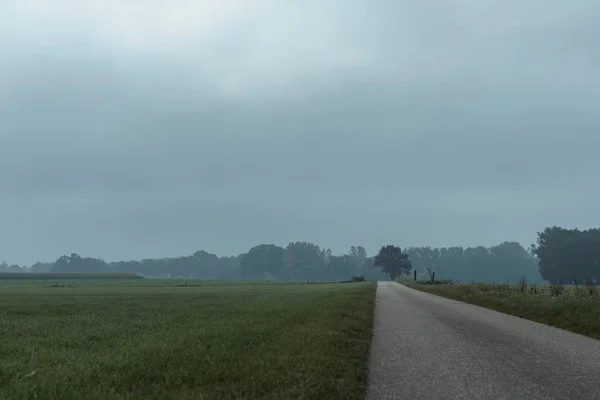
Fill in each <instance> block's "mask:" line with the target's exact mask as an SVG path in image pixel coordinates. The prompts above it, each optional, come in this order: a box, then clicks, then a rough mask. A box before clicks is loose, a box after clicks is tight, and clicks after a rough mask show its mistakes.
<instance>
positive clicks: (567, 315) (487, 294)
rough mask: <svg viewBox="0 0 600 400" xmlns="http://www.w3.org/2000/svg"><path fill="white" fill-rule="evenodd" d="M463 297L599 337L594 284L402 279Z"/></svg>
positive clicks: (599, 297)
mask: <svg viewBox="0 0 600 400" xmlns="http://www.w3.org/2000/svg"><path fill="white" fill-rule="evenodd" d="M402 284H404V285H406V286H408V287H411V288H413V289H418V290H421V291H423V292H428V293H432V294H436V295H439V296H443V297H447V298H451V299H454V300H460V301H464V302H467V303H471V304H476V305H478V306H482V307H486V308H490V309H493V310H496V311H500V312H503V313H506V314H511V315H515V316H518V317H521V318H526V319H530V320H532V321H537V322H541V323H543V324H547V325H552V326H555V327H558V328H562V329H566V330H569V331H571V332H575V333H579V334H582V335H586V336H589V337H592V338H595V339H600V295H599V294H598V288H597V287H594V286H578V287H577V286H562V285H532V284H526V283H525V282H523V283H521V284H514V285H510V284H485V283H440V284H437V283H436V284H435V285H431V284H424V283H418V282H417V283H415V282H402Z"/></svg>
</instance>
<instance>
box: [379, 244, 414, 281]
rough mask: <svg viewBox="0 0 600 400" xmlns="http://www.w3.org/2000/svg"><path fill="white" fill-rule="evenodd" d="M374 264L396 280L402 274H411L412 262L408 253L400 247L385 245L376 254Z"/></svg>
mask: <svg viewBox="0 0 600 400" xmlns="http://www.w3.org/2000/svg"><path fill="white" fill-rule="evenodd" d="M374 266H375V267H379V268H381V270H382V271H383V272H385V273H386V274H388V275H389V277H390V279H391V280H395V279H396V278H397V277H399V276H400V275H402V274H406V275H408V274H410V270H411V268H412V263H411V261H410V259H409V258H408V254H407V253H404V252H403V251H402V249H400V247H396V246H393V245H387V246H383V247H382V248H381V250H379V253H378V254H377V255H376V256H375V263H374Z"/></svg>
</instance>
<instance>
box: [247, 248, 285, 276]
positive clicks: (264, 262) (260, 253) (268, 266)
mask: <svg viewBox="0 0 600 400" xmlns="http://www.w3.org/2000/svg"><path fill="white" fill-rule="evenodd" d="M240 270H241V272H242V276H243V277H244V278H266V277H268V276H272V277H275V278H279V277H280V276H281V273H282V272H283V248H281V247H279V246H276V245H274V244H261V245H258V246H254V247H253V248H251V249H250V250H249V251H248V253H246V254H244V255H243V256H242V258H241V260H240Z"/></svg>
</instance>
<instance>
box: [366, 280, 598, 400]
mask: <svg viewBox="0 0 600 400" xmlns="http://www.w3.org/2000/svg"><path fill="white" fill-rule="evenodd" d="M373 333H374V336H373V343H372V346H371V354H370V360H369V369H370V371H369V373H370V375H369V389H368V393H367V400H379V399H407V400H409V399H412V400H416V399H433V400H443V399H452V400H458V399H473V400H486V399H493V400H501V399H510V400H516V399H527V400H531V399H571V400H573V399H600V341H598V340H594V339H590V338H587V337H584V336H581V335H577V334H574V333H569V332H566V331H563V330H560V329H556V328H553V327H550V326H547V325H542V324H538V323H535V322H531V321H528V320H525V319H521V318H517V317H512V316H509V315H506V314H502V313H499V312H496V311H492V310H488V309H485V308H482V307H478V306H474V305H470V304H466V303H462V302H459V301H455V300H449V299H445V298H442V297H439V296H434V295H431V294H427V293H423V292H419V291H417V290H413V289H409V288H407V287H405V286H403V285H400V284H398V283H395V282H379V283H378V286H377V300H376V306H375V326H374V332H373Z"/></svg>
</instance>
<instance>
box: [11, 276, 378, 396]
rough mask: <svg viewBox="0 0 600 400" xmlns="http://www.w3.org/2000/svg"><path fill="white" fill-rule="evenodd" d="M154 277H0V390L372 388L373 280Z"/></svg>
mask: <svg viewBox="0 0 600 400" xmlns="http://www.w3.org/2000/svg"><path fill="white" fill-rule="evenodd" d="M149 281H150V280H144V281H138V282H137V283H140V285H137V286H134V285H132V284H128V285H125V284H116V285H109V284H108V283H106V282H105V283H104V285H101V284H99V283H98V282H94V284H89V285H86V284H85V283H86V282H84V281H79V282H77V285H76V286H66V287H52V286H47V284H48V282H37V283H32V282H27V284H23V283H22V284H21V285H20V286H19V285H17V284H16V283H17V282H13V285H9V284H4V285H2V286H0V289H1V290H0V338H1V340H0V398H2V399H34V398H37V399H142V398H143V399H362V398H363V397H364V392H365V388H366V384H367V370H366V368H367V357H368V351H369V345H370V339H371V329H372V319H373V306H374V294H375V287H376V286H375V283H374V282H365V283H347V284H341V283H340V284H321V285H310V284H288V285H278V284H270V283H269V284H264V283H263V284H258V283H256V282H246V283H245V284H240V283H238V284H236V285H234V284H226V285H225V284H218V283H215V282H209V283H206V282H204V283H206V284H205V285H202V284H201V282H199V281H195V283H196V284H197V285H196V286H193V285H190V281H188V286H175V285H174V283H175V282H171V281H166V282H163V283H164V285H162V286H148V285H144V284H146V283H148V282H149ZM142 282H143V283H144V284H141V283H142ZM154 283H155V284H156V281H155V282H154ZM181 283H182V282H179V284H181ZM44 285H46V286H44Z"/></svg>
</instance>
